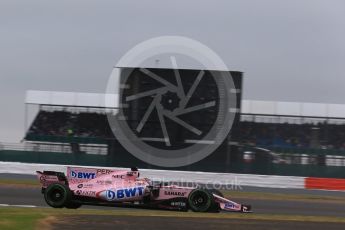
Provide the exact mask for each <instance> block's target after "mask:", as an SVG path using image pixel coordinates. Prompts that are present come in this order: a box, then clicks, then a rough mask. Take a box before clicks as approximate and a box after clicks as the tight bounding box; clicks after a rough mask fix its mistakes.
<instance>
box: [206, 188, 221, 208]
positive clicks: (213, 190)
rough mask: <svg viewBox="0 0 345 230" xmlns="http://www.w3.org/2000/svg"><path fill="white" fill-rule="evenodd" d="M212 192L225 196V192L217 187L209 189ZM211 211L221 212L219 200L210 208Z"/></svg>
mask: <svg viewBox="0 0 345 230" xmlns="http://www.w3.org/2000/svg"><path fill="white" fill-rule="evenodd" d="M209 191H210V193H212V194H216V195H217V196H221V197H224V195H223V193H222V192H221V191H219V190H217V189H209ZM210 211H211V212H219V211H220V205H219V203H217V202H214V204H213V206H212V208H211V209H210Z"/></svg>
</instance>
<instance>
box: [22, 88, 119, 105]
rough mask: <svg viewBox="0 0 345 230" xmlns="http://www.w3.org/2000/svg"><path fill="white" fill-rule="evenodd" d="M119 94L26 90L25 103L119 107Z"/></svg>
mask: <svg viewBox="0 0 345 230" xmlns="http://www.w3.org/2000/svg"><path fill="white" fill-rule="evenodd" d="M118 102H119V95H118V94H101V93H78V92H58V91H37V90H28V91H27V92H26V98H25V103H26V104H37V105H59V106H79V107H99V108H118V107H119V104H118Z"/></svg>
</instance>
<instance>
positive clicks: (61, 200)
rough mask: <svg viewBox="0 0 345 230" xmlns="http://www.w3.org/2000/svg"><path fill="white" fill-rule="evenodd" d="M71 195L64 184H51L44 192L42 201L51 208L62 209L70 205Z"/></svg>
mask: <svg viewBox="0 0 345 230" xmlns="http://www.w3.org/2000/svg"><path fill="white" fill-rule="evenodd" d="M71 197H72V193H71V191H70V190H69V188H68V187H67V186H66V185H64V184H58V183H56V184H51V185H49V186H48V187H47V188H46V189H45V191H44V199H45V201H46V202H47V204H48V205H49V206H51V207H53V208H63V207H64V206H66V205H68V204H70V201H71Z"/></svg>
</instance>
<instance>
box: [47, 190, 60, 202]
mask: <svg viewBox="0 0 345 230" xmlns="http://www.w3.org/2000/svg"><path fill="white" fill-rule="evenodd" d="M48 198H49V199H50V200H51V201H53V202H61V201H62V200H63V199H64V191H63V189H61V188H54V189H52V190H51V191H50V192H49V194H48Z"/></svg>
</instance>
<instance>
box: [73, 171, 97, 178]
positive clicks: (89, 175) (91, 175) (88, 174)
mask: <svg viewBox="0 0 345 230" xmlns="http://www.w3.org/2000/svg"><path fill="white" fill-rule="evenodd" d="M70 176H71V177H72V178H77V179H94V178H95V177H96V173H92V172H75V171H71V173H70Z"/></svg>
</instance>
